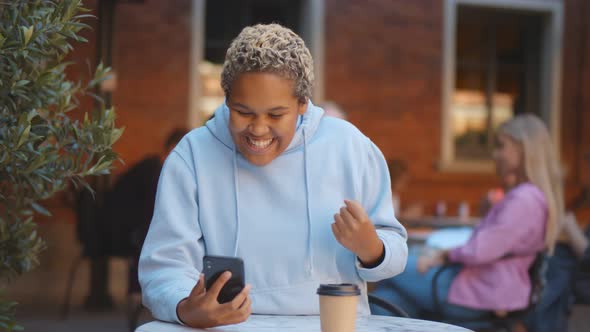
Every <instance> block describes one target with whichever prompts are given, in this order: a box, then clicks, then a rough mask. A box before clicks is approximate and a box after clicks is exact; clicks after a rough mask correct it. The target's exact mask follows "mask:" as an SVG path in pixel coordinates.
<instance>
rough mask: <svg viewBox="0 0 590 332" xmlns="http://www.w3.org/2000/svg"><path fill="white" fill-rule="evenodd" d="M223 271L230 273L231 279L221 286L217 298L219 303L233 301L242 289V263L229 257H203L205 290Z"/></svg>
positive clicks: (239, 259)
mask: <svg viewBox="0 0 590 332" xmlns="http://www.w3.org/2000/svg"><path fill="white" fill-rule="evenodd" d="M225 271H230V272H231V278H230V279H229V280H228V281H227V283H226V284H225V285H224V286H223V288H222V289H221V292H220V293H219V296H218V297H217V302H219V303H226V302H229V301H231V300H233V299H234V297H236V295H238V293H240V292H241V291H242V289H243V288H244V261H242V259H241V258H238V257H229V256H205V257H203V273H204V274H205V288H206V289H207V290H208V289H210V288H211V286H212V285H213V283H215V280H217V278H219V276H220V275H221V274H222V273H223V272H225Z"/></svg>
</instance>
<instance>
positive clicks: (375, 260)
mask: <svg viewBox="0 0 590 332" xmlns="http://www.w3.org/2000/svg"><path fill="white" fill-rule="evenodd" d="M384 258H385V246H384V245H383V242H382V241H381V239H379V243H378V245H377V246H376V247H375V249H373V250H371V252H370V253H368V254H365V255H362V256H361V255H359V256H358V259H359V261H360V262H361V264H362V265H363V267H365V268H374V267H376V266H379V264H381V263H382V262H383V259H384Z"/></svg>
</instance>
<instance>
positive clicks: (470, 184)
mask: <svg viewBox="0 0 590 332" xmlns="http://www.w3.org/2000/svg"><path fill="white" fill-rule="evenodd" d="M326 7H327V8H326V41H327V44H326V68H325V75H326V99H330V100H334V101H336V102H338V103H339V104H341V105H342V107H343V108H344V109H345V110H346V111H347V112H348V113H349V115H350V121H351V122H353V123H354V124H355V125H357V126H358V127H359V128H360V129H361V130H362V131H363V132H364V133H365V134H366V135H367V136H369V137H370V138H371V139H372V140H373V141H374V142H375V143H376V144H377V145H378V146H379V147H380V148H381V150H382V151H383V153H384V154H385V156H386V157H391V158H402V159H405V160H407V162H408V163H409V167H410V170H411V173H412V177H413V179H412V181H411V183H410V186H409V188H407V191H406V192H404V194H403V199H404V200H405V201H415V200H418V201H423V202H424V203H426V205H427V207H429V208H433V206H434V204H435V202H436V201H437V200H439V199H444V200H445V201H447V202H449V205H450V212H451V213H454V211H453V210H454V209H455V206H456V205H457V204H458V203H459V202H460V201H461V200H468V201H470V202H471V203H472V205H474V204H475V203H476V202H477V201H478V200H479V198H480V197H481V195H482V193H483V192H484V190H485V189H486V188H489V187H491V186H492V185H494V178H493V176H490V175H478V174H454V173H441V172H439V171H438V170H437V167H436V165H437V163H438V161H439V158H440V137H441V126H440V121H441V105H442V101H441V83H442V37H443V32H442V29H443V2H442V1H438V0H415V1H404V0H382V1H361V0H349V1H340V0H328V1H326Z"/></svg>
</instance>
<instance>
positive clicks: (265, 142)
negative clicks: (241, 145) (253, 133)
mask: <svg viewBox="0 0 590 332" xmlns="http://www.w3.org/2000/svg"><path fill="white" fill-rule="evenodd" d="M248 143H250V144H252V145H254V146H255V147H256V148H258V149H264V148H267V147H268V146H269V145H270V143H272V138H269V139H265V140H259V139H253V138H250V137H248Z"/></svg>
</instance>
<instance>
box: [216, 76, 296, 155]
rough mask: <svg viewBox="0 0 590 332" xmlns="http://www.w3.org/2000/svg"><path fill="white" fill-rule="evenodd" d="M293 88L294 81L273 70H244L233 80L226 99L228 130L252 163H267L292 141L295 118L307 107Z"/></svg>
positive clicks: (237, 145)
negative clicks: (229, 93) (299, 99)
mask: <svg viewBox="0 0 590 332" xmlns="http://www.w3.org/2000/svg"><path fill="white" fill-rule="evenodd" d="M293 91H294V83H293V81H291V80H288V79H285V78H282V77H280V76H278V75H276V74H273V73H265V72H249V73H243V74H241V75H240V76H239V77H238V78H237V79H236V80H235V81H234V82H233V84H232V88H231V95H230V96H228V98H227V106H228V107H229V109H230V113H229V130H230V132H231V136H232V139H233V141H234V144H235V145H236V147H237V149H238V151H239V152H240V153H241V154H242V155H243V156H244V158H246V160H248V161H249V162H251V163H252V164H254V165H257V166H264V165H267V164H268V163H270V162H271V161H273V160H274V159H275V158H277V157H278V156H279V155H280V154H281V153H283V151H285V150H286V149H287V147H288V146H289V144H290V143H291V140H292V139H293V136H294V135H295V129H296V127H297V118H298V116H299V115H302V114H304V113H305V111H306V110H307V104H304V103H300V102H299V101H298V99H297V98H296V97H295V95H294V94H293Z"/></svg>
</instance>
